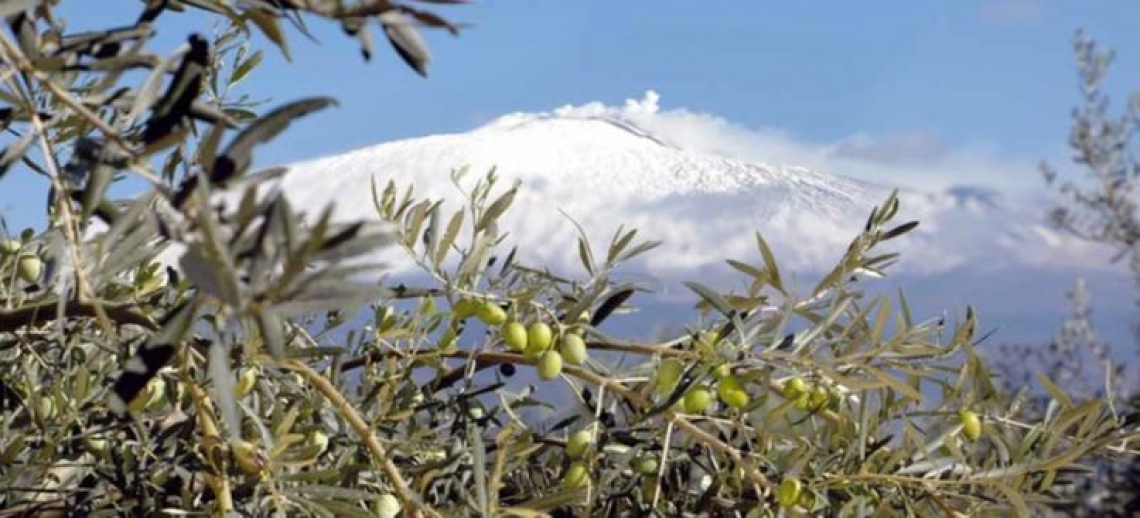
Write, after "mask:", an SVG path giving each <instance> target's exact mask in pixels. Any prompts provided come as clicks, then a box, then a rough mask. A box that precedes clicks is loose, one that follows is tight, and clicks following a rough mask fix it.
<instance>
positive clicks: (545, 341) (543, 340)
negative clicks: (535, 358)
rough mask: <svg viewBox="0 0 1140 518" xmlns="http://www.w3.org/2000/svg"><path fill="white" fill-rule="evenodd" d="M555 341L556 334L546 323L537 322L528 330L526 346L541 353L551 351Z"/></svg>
mask: <svg viewBox="0 0 1140 518" xmlns="http://www.w3.org/2000/svg"><path fill="white" fill-rule="evenodd" d="M553 340H554V332H553V331H552V330H551V329H550V326H548V325H546V323H545V322H535V323H533V324H531V325H530V327H528V328H527V330H526V344H527V347H531V348H534V349H537V350H540V351H545V350H547V349H550V345H551V342H553Z"/></svg>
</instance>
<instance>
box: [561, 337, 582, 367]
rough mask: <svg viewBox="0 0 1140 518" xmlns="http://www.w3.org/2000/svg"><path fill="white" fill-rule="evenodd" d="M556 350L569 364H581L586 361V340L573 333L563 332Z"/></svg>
mask: <svg viewBox="0 0 1140 518" xmlns="http://www.w3.org/2000/svg"><path fill="white" fill-rule="evenodd" d="M558 350H559V351H560V352H562V358H564V359H565V360H566V361H567V362H569V363H570V365H581V364H582V363H584V362H585V361H586V358H587V357H588V356H589V353H588V352H587V351H586V341H585V340H583V339H582V337H581V336H578V335H575V334H569V333H567V334H565V335H562V338H561V339H560V340H559V341H558Z"/></svg>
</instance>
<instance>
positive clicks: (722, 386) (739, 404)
mask: <svg viewBox="0 0 1140 518" xmlns="http://www.w3.org/2000/svg"><path fill="white" fill-rule="evenodd" d="M716 391H717V396H719V397H720V400H721V402H723V403H724V404H726V405H728V406H730V407H732V408H735V409H737V410H739V409H741V408H744V407H746V406H748V392H746V391H745V390H744V387H743V386H741V385H740V382H739V381H737V379H736V378H734V377H732V376H725V377H723V378H721V379H720V381H719V382H718V383H717V387H716Z"/></svg>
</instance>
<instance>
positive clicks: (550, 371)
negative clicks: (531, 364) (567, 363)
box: [538, 351, 562, 381]
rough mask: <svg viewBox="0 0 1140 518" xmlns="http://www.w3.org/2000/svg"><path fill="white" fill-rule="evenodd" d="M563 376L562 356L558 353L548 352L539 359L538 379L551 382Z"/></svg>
mask: <svg viewBox="0 0 1140 518" xmlns="http://www.w3.org/2000/svg"><path fill="white" fill-rule="evenodd" d="M559 374H562V355H561V354H559V352H558V351H546V352H544V353H542V356H541V357H539V359H538V377H539V378H541V379H543V380H546V381H550V380H552V379H554V378H557V377H558V375H559Z"/></svg>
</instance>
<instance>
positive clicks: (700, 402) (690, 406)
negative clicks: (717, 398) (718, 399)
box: [681, 386, 712, 414]
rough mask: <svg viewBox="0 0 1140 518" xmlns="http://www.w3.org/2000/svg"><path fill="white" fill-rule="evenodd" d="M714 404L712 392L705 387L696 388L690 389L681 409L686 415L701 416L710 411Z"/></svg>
mask: <svg viewBox="0 0 1140 518" xmlns="http://www.w3.org/2000/svg"><path fill="white" fill-rule="evenodd" d="M711 404H712V391H710V390H709V389H708V388H705V387H703V386H696V387H693V388H691V389H689V392H688V393H687V394H685V398H684V399H683V400H682V405H681V408H683V409H684V410H685V413H686V414H699V413H701V412H704V411H705V410H706V409H708V407H709V405H711Z"/></svg>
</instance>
